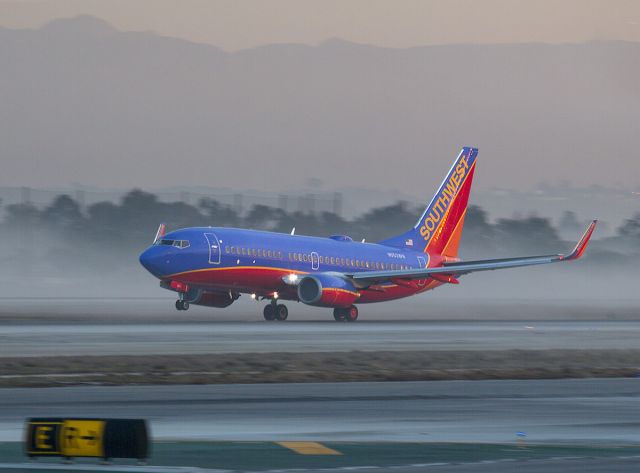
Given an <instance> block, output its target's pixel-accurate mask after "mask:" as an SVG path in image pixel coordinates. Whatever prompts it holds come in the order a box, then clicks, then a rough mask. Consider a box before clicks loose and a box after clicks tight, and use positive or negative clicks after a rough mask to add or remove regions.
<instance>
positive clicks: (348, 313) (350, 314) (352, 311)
mask: <svg viewBox="0 0 640 473" xmlns="http://www.w3.org/2000/svg"><path fill="white" fill-rule="evenodd" d="M344 313H345V314H344V315H345V317H344V318H345V320H346V321H347V322H355V321H356V320H358V308H357V307H356V306H354V305H352V306H351V307H349V308H348V309H346V310H345V311H344Z"/></svg>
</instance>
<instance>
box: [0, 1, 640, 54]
mask: <svg viewBox="0 0 640 473" xmlns="http://www.w3.org/2000/svg"><path fill="white" fill-rule="evenodd" d="M80 14H88V15H94V16H97V17H99V18H103V19H105V20H107V21H109V22H110V23H112V24H113V25H114V26H116V27H117V28H119V29H122V30H132V31H155V32H157V33H159V34H162V35H166V36H172V37H176V38H183V39H187V40H189V41H194V42H198V43H208V44H211V45H214V46H217V47H220V48H222V49H225V50H238V49H243V48H249V47H255V46H261V45H264V44H271V43H304V44H317V43H319V42H321V41H324V40H326V39H328V38H334V37H335V38H342V39H345V40H349V41H354V42H358V43H366V44H373V45H378V46H385V47H396V48H404V47H411V46H426V45H434V44H453V43H471V44H478V43H485V44H486V43H529V42H545V43H578V42H585V41H593V40H624V41H640V4H639V3H638V2H636V1H634V0H613V1H610V0H560V1H554V0H536V1H529V0H483V1H476V0H453V1H451V0H401V1H380V0H349V1H344V0H271V1H268V2H262V1H247V0H239V1H238V0H236V1H228V0H226V1H225V0H223V1H221V0H188V1H180V2H176V1H168V0H137V1H135V2H132V1H129V0H110V1H104V0H102V1H97V0H49V1H46V0H44V1H38V0H22V1H20V0H0V25H2V26H6V27H10V28H34V27H40V26H42V25H44V24H45V23H47V22H49V21H51V20H52V19H55V18H60V17H69V16H76V15H80Z"/></svg>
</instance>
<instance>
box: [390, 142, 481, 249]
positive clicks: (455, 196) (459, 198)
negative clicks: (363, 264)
mask: <svg viewBox="0 0 640 473" xmlns="http://www.w3.org/2000/svg"><path fill="white" fill-rule="evenodd" d="M477 156H478V150H477V148H468V147H464V148H462V151H460V154H459V155H458V157H457V158H456V160H455V161H454V162H453V166H451V169H450V170H449V173H448V174H447V176H446V177H445V178H444V181H443V182H442V185H441V186H440V188H439V189H438V191H437V192H436V194H435V195H434V196H433V199H432V200H431V203H430V204H429V205H428V206H427V208H426V210H425V211H424V213H423V214H422V216H421V217H420V219H419V220H418V222H417V223H416V224H415V226H414V227H413V228H412V229H411V230H409V231H408V232H406V233H403V234H402V235H398V236H395V237H392V238H389V239H387V240H384V241H381V242H380V244H382V245H388V246H393V247H396V248H407V249H414V250H422V251H424V252H425V253H426V252H429V253H437V254H441V255H444V256H448V257H451V258H454V257H456V256H457V254H458V246H459V244H460V237H461V236H462V227H463V225H464V217H465V214H466V212H467V202H468V201H469V193H470V191H471V183H472V181H473V173H474V171H475V162H476V157H477Z"/></svg>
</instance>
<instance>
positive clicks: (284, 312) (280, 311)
mask: <svg viewBox="0 0 640 473" xmlns="http://www.w3.org/2000/svg"><path fill="white" fill-rule="evenodd" d="M275 315H276V319H278V320H280V321H283V320H287V317H289V309H287V306H286V305H284V304H278V305H277V306H276V313H275Z"/></svg>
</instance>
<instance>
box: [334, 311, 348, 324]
mask: <svg viewBox="0 0 640 473" xmlns="http://www.w3.org/2000/svg"><path fill="white" fill-rule="evenodd" d="M345 317H346V314H345V310H344V309H340V308H335V309H333V318H334V319H335V320H336V322H344V319H345Z"/></svg>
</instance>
